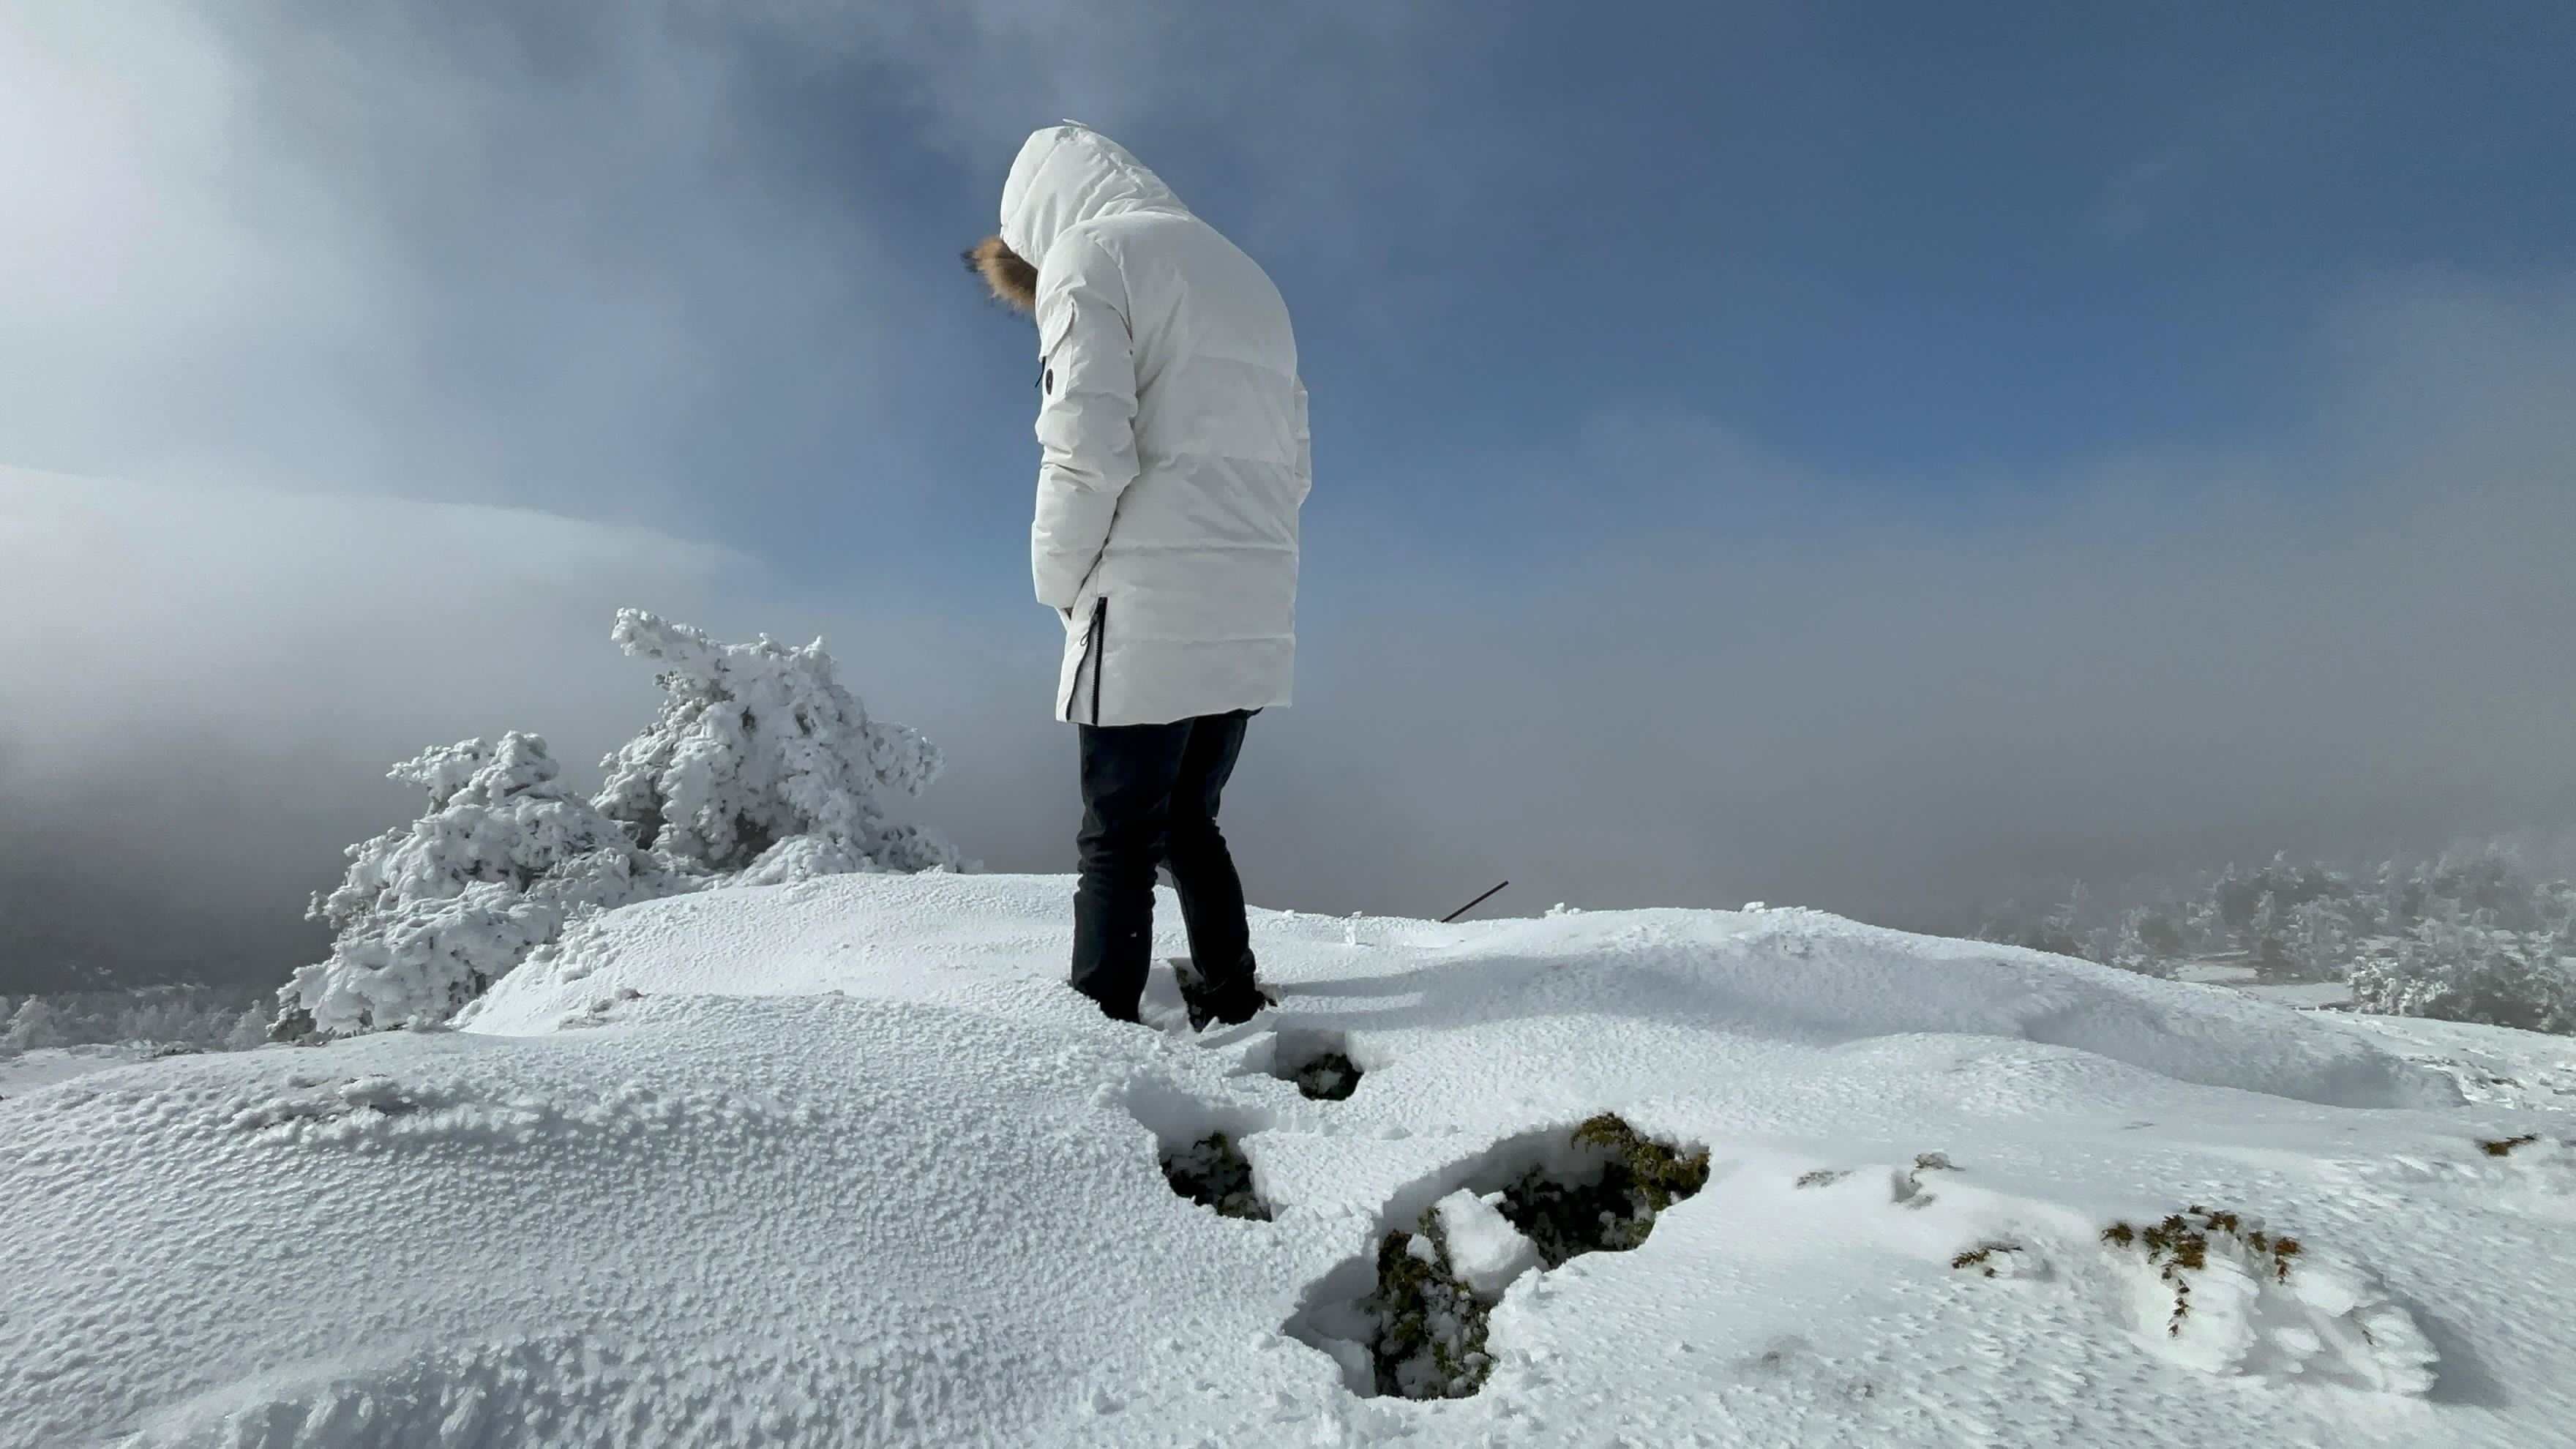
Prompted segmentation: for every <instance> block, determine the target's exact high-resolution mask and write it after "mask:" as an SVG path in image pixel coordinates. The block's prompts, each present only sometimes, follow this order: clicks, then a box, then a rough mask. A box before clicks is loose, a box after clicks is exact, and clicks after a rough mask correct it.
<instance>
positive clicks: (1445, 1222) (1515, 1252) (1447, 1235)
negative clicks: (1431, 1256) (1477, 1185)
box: [1416, 1187, 1544, 1302]
mask: <svg viewBox="0 0 2576 1449" xmlns="http://www.w3.org/2000/svg"><path fill="white" fill-rule="evenodd" d="M1501 1197H1502V1194H1501V1193H1498V1192H1493V1193H1484V1194H1481V1195H1480V1194H1478V1193H1476V1192H1475V1191H1473V1190H1471V1189H1468V1188H1463V1187H1462V1188H1460V1189H1458V1190H1457V1191H1456V1192H1453V1193H1451V1194H1449V1195H1448V1196H1447V1197H1444V1198H1442V1199H1440V1201H1438V1202H1436V1203H1433V1204H1432V1205H1431V1210H1432V1211H1433V1212H1435V1213H1437V1214H1439V1216H1440V1232H1441V1237H1442V1240H1443V1241H1444V1242H1446V1243H1447V1245H1448V1248H1449V1266H1450V1268H1451V1269H1452V1270H1453V1271H1454V1272H1456V1273H1457V1275H1458V1277H1459V1279H1460V1280H1461V1281H1462V1282H1464V1283H1465V1284H1466V1285H1467V1286H1468V1287H1470V1288H1472V1289H1474V1290H1475V1291H1476V1296H1477V1297H1479V1298H1482V1299H1485V1300H1487V1301H1489V1302H1490V1301H1492V1300H1493V1299H1497V1298H1500V1297H1502V1296H1503V1292H1504V1290H1505V1289H1508V1288H1510V1287H1511V1286H1512V1280H1514V1279H1516V1278H1518V1277H1520V1275H1522V1274H1523V1273H1526V1272H1528V1271H1530V1270H1531V1269H1533V1268H1536V1267H1538V1266H1539V1265H1540V1264H1541V1262H1543V1261H1544V1260H1543V1259H1542V1258H1541V1256H1540V1254H1539V1250H1538V1244H1536V1243H1533V1242H1531V1241H1530V1240H1529V1239H1527V1238H1525V1237H1523V1236H1521V1233H1520V1230H1519V1229H1517V1228H1515V1227H1513V1226H1512V1225H1511V1222H1510V1220H1509V1219H1506V1218H1505V1217H1504V1216H1503V1215H1502V1214H1501V1213H1500V1212H1497V1211H1496V1210H1495V1208H1496V1203H1497V1202H1498V1201H1499V1200H1500V1199H1501ZM1416 1241H1417V1242H1418V1241H1420V1240H1419V1239H1416Z"/></svg>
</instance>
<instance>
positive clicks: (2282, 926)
mask: <svg viewBox="0 0 2576 1449" xmlns="http://www.w3.org/2000/svg"><path fill="white" fill-rule="evenodd" d="M2244 940H2245V958H2246V959H2247V960H2248V961H2250V962H2252V963H2253V966H2254V969H2255V970H2256V971H2258V972H2260V973H2262V974H2263V975H2266V976H2280V975H2285V974H2287V973H2288V971H2289V969H2290V920H2289V911H2288V910H2287V909H2286V908H2285V907H2283V906H2282V904H2281V898H2280V897H2279V896H2278V895H2275V894H2274V893H2272V892H2271V891H2265V892H2263V894H2262V895H2261V896H2260V897H2259V898H2257V899H2256V901H2255V902H2254V914H2253V916H2252V917H2251V918H2250V919H2248V920H2247V921H2246V923H2245V931H2244Z"/></svg>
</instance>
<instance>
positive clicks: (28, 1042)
mask: <svg viewBox="0 0 2576 1449" xmlns="http://www.w3.org/2000/svg"><path fill="white" fill-rule="evenodd" d="M62 1016H63V1012H62V1008H60V1007H58V1006H55V1005H54V1004H53V1003H51V1002H49V1001H47V1000H45V998H43V997H41V996H30V997H28V998H27V999H26V1000H24V1001H21V1002H19V1003H18V1006H17V1009H16V1010H14V1011H12V1012H10V1013H9V1017H8V1020H6V1021H0V1051H16V1052H24V1051H36V1050H38V1049H40V1048H43V1047H57V1046H69V1045H70V1044H71V1039H72V1038H71V1033H70V1032H69V1031H68V1030H66V1028H65V1025H64V1022H63V1020H62Z"/></svg>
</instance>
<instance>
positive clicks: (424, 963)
mask: <svg viewBox="0 0 2576 1449" xmlns="http://www.w3.org/2000/svg"><path fill="white" fill-rule="evenodd" d="M391 778H393V779H397V780H402V781H406V782H408V783H410V784H414V785H418V786H419V787H421V789H423V790H424V791H426V792H427V793H428V796H429V813H428V814H426V815H423V816H422V817H421V818H419V819H418V820H415V821H413V822H411V823H410V824H408V825H404V826H399V827H397V828H395V829H392V830H388V831H386V832H385V833H384V834H382V835H379V836H377V837H376V838H375V839H373V840H368V841H362V842H360V843H359V844H356V845H353V846H350V847H349V850H348V856H349V870H348V874H347V876H346V877H345V878H344V879H343V880H342V881H341V882H340V887H339V889H337V890H335V891H332V892H330V893H329V894H327V895H322V894H317V895H316V896H314V898H313V907H312V910H311V911H310V912H309V914H310V915H311V917H312V918H313V919H315V920H318V921H322V922H325V923H327V924H328V925H329V926H330V927H331V928H332V930H333V931H334V932H336V933H337V937H336V939H335V940H333V942H332V943H331V957H330V959H329V960H327V961H323V962H320V963H317V964H315V965H312V966H307V967H305V968H304V969H303V970H301V971H298V972H297V973H296V974H295V979H294V980H292V981H290V982H288V983H287V985H286V986H285V987H284V988H283V989H282V990H281V991H280V992H279V993H278V997H279V1001H280V1003H281V1005H282V1006H283V1007H284V1008H285V1015H284V1016H283V1017H281V1025H282V1026H286V1027H288V1028H289V1030H290V1031H292V1030H293V1029H294V1028H296V1027H302V1028H304V1029H306V1030H319V1031H323V1032H330V1033H339V1032H349V1031H362V1030H366V1029H368V1028H371V1027H391V1026H406V1025H427V1024H430V1023H434V1022H438V1021H443V1020H445V1019H446V1018H447V1017H448V1016H449V1015H451V1014H453V1013H454V1012H455V1010H456V1009H457V1008H458V1007H460V1006H463V1005H464V1004H465V1003H466V1002H468V1001H471V1000H472V999H474V998H475V997H476V996H479V995H481V994H482V992H483V990H484V988H486V987H488V986H490V985H491V984H492V983H493V982H494V981H497V980H499V979H500V978H501V976H502V974H503V973H505V972H507V971H508V970H509V969H510V968H511V967H513V966H515V965H517V964H518V963H519V960H520V958H522V957H524V956H525V955H527V953H528V952H529V951H530V950H531V949H532V948H534V947H536V946H539V945H542V944H543V943H545V942H547V941H551V940H553V939H554V938H555V937H556V936H558V935H559V934H561V933H562V931H563V928H564V923H565V922H566V921H568V920H570V919H572V917H573V916H574V915H576V914H578V913H580V912H582V911H586V910H598V909H605V908H607V907H611V906H621V905H625V904H627V903H628V902H630V901H637V900H646V899H651V898H653V897H656V896H665V895H670V894H673V893H674V892H676V891H680V890H685V889H688V888H689V887H690V886H691V885H692V884H693V882H691V881H690V880H688V879H687V878H686V877H683V876H680V875H678V874H676V873H674V872H673V871H671V870H670V869H669V868H668V867H666V866H665V865H664V864H663V863H662V862H660V861H658V860H656V859H654V858H653V857H652V856H650V855H648V854H646V853H645V852H643V851H641V850H639V849H637V848H636V845H635V842H634V841H633V840H631V839H629V838H628V836H627V834H626V831H625V830H624V829H623V828H622V827H620V826H619V825H618V823H617V822H616V821H614V820H611V819H609V818H608V817H607V816H606V815H603V814H601V813H600V810H599V807H598V806H596V805H594V804H592V803H591V802H590V801H589V800H587V799H584V798H583V797H582V796H581V795H580V794H579V793H577V792H576V791H574V790H573V789H572V788H571V787H570V786H569V785H567V784H566V783H565V782H564V781H563V779H562V771H561V769H560V768H559V767H557V765H556V764H555V762H554V760H553V758H552V757H551V756H549V755H548V754H547V753H546V742H545V740H544V739H542V738H540V737H539V736H536V735H530V734H521V733H519V732H518V731H515V730H513V731H511V732H510V733H509V734H506V735H503V736H502V737H501V738H500V740H499V741H498V742H496V743H491V744H486V743H485V742H484V741H482V740H479V739H475V740H466V741H464V742H463V743H461V744H454V745H447V746H443V747H441V748H438V749H434V750H430V751H427V752H425V753H423V754H421V755H420V756H418V757H417V758H414V759H409V760H405V761H403V762H402V763H401V764H399V765H396V766H394V768H393V770H392V772H391ZM298 1013H301V1018H300V1019H299V1017H298Z"/></svg>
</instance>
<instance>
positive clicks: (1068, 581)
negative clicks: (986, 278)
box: [1029, 235, 1136, 609]
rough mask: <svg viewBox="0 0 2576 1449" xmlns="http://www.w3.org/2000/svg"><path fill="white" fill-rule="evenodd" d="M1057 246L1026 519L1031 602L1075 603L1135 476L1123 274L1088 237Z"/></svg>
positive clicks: (1044, 306) (1043, 292)
mask: <svg viewBox="0 0 2576 1449" xmlns="http://www.w3.org/2000/svg"><path fill="white" fill-rule="evenodd" d="M1063 251H1064V252H1065V253H1066V255H1065V256H1064V257H1062V258H1061V259H1060V260H1061V261H1062V263H1063V264H1062V265H1060V266H1057V267H1053V268H1049V269H1047V270H1048V271H1049V272H1050V273H1051V275H1049V276H1047V277H1046V278H1045V279H1044V282H1043V283H1042V284H1041V285H1040V286H1039V288H1038V302H1037V309H1036V310H1037V324H1038V338H1039V345H1040V347H1041V348H1042V349H1043V351H1044V354H1045V361H1044V364H1043V365H1044V368H1045V371H1044V373H1043V374H1042V376H1041V382H1042V384H1043V385H1044V387H1045V389H1046V400H1045V401H1044V402H1043V403H1041V404H1040V405H1039V407H1038V448H1039V461H1038V502H1037V519H1036V521H1035V522H1034V523H1033V524H1031V525H1030V529H1029V571H1030V575H1031V577H1032V578H1033V580H1034V581H1035V582H1036V585H1037V596H1038V602H1039V603H1041V604H1045V605H1047V606H1048V607H1049V608H1055V609H1070V608H1072V607H1073V602H1074V596H1075V595H1076V594H1078V593H1080V592H1081V589H1082V584H1083V580H1085V579H1087V578H1089V577H1090V576H1091V570H1092V567H1093V565H1095V564H1097V563H1098V562H1099V560H1100V550H1101V546H1102V545H1103V544H1105V543H1107V542H1108V541H1109V523H1110V520H1111V519H1112V518H1114V517H1115V516H1116V515H1117V512H1118V495H1119V494H1121V493H1123V492H1125V491H1126V489H1127V485H1128V484H1130V483H1133V482H1134V481H1136V358H1135V351H1134V345H1133V343H1132V342H1131V340H1130V338H1129V335H1128V325H1127V285H1126V279H1125V277H1124V276H1123V275H1122V274H1121V272H1120V271H1119V269H1118V265H1117V263H1116V262H1115V261H1113V260H1112V259H1111V258H1110V257H1109V256H1108V255H1107V254H1106V253H1104V252H1103V251H1102V250H1101V248H1100V245H1099V243H1098V242H1097V241H1095V240H1094V239H1092V238H1090V237H1086V236H1079V235H1077V236H1073V237H1068V238H1067V239H1066V241H1065V245H1064V247H1063ZM1049 260H1051V261H1053V260H1059V259H1058V258H1053V257H1051V258H1049Z"/></svg>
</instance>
